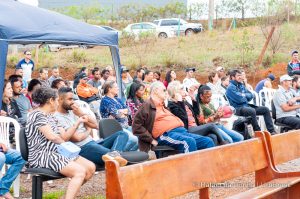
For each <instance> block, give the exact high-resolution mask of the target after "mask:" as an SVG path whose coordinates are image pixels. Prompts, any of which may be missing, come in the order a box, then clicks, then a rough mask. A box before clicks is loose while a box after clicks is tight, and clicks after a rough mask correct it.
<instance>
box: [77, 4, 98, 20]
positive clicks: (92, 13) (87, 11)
mask: <svg viewBox="0 0 300 199" xmlns="http://www.w3.org/2000/svg"><path fill="white" fill-rule="evenodd" d="M103 11H104V10H103V9H102V8H101V6H100V4H95V5H90V6H82V7H81V9H79V16H81V18H82V19H83V20H84V21H85V22H88V20H90V19H95V18H97V17H98V16H99V15H100V14H101V13H102V12H103Z"/></svg>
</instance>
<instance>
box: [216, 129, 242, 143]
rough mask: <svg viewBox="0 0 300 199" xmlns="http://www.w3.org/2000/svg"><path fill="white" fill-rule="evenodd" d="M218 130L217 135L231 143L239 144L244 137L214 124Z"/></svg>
mask: <svg viewBox="0 0 300 199" xmlns="http://www.w3.org/2000/svg"><path fill="white" fill-rule="evenodd" d="M216 125H217V127H218V129H219V133H220V134H221V135H222V137H223V139H224V140H226V141H228V142H230V143H233V142H239V141H242V140H244V136H243V135H241V134H240V133H238V132H236V131H234V130H230V129H227V128H226V127H225V126H224V125H222V124H216Z"/></svg>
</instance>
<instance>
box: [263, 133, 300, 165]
mask: <svg viewBox="0 0 300 199" xmlns="http://www.w3.org/2000/svg"><path fill="white" fill-rule="evenodd" d="M266 138H267V140H270V141H269V143H271V147H269V151H270V153H271V154H272V155H273V157H274V163H275V165H277V164H281V163H284V162H288V161H290V160H294V159H297V158H299V157H300V130H296V131H290V132H287V133H283V134H279V135H273V136H270V134H266Z"/></svg>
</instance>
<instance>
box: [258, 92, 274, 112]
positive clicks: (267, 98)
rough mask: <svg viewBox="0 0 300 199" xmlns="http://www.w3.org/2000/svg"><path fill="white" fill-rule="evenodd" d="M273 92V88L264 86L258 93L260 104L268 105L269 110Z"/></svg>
mask: <svg viewBox="0 0 300 199" xmlns="http://www.w3.org/2000/svg"><path fill="white" fill-rule="evenodd" d="M275 92H276V90H275V89H270V88H265V87H264V88H263V89H262V90H260V91H259V93H258V96H259V99H260V105H261V106H266V107H268V108H269V110H270V111H271V110H272V107H271V101H272V99H273V96H274V94H275Z"/></svg>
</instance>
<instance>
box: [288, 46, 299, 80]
mask: <svg viewBox="0 0 300 199" xmlns="http://www.w3.org/2000/svg"><path fill="white" fill-rule="evenodd" d="M287 73H288V75H289V76H293V75H300V61H299V56H298V51H296V50H294V51H293V52H292V61H290V62H289V63H288V65H287Z"/></svg>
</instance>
